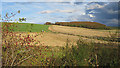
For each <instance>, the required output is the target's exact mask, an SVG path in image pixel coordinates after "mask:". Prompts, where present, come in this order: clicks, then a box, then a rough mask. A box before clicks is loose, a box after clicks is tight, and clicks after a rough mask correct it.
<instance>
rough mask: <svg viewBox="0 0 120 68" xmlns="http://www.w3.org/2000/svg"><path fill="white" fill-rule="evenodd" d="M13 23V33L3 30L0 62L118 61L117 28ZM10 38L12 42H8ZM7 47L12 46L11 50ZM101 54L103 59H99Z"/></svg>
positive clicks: (65, 63) (92, 63)
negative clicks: (1, 60) (105, 28)
mask: <svg viewBox="0 0 120 68" xmlns="http://www.w3.org/2000/svg"><path fill="white" fill-rule="evenodd" d="M15 25H16V26H17V27H13V31H14V32H13V34H11V33H9V34H7V35H6V34H5V38H4V39H3V51H2V52H3V62H4V63H3V65H12V66H21V65H23V66H29V65H30V66H59V65H62V66H71V65H74V66H75V65H76V66H97V65H102V66H106V65H107V64H108V65H109V66H111V65H113V66H114V65H116V64H119V62H118V57H116V55H117V54H118V53H117V52H116V51H117V49H118V41H114V39H116V38H118V33H119V32H117V33H116V31H118V30H115V29H114V30H96V29H87V28H82V27H68V26H58V25H40V24H23V23H21V24H15ZM10 28H12V27H10ZM12 35H15V36H12ZM11 36H12V37H11ZM11 38H12V39H11ZM99 38H100V39H99ZM104 38H105V39H104ZM14 39H16V40H14ZM106 39H107V40H106ZM10 41H12V42H11V43H13V44H11V43H9V42H10ZM7 48H8V49H7ZM9 48H12V51H11V49H9ZM9 50H10V53H8V52H9ZM13 52H15V53H13ZM7 53H8V55H7ZM104 54H105V55H104ZM96 55H97V56H96ZM110 55H113V56H110ZM8 56H9V58H8ZM16 57H18V58H16ZM97 57H98V58H97ZM102 57H104V60H101V59H99V58H102ZM106 57H109V58H106ZM8 59H9V60H8ZM111 59H115V60H111ZM8 61H9V62H8ZM97 62H98V63H97ZM103 62H104V64H103ZM113 62H115V63H113ZM11 63H12V64H11Z"/></svg>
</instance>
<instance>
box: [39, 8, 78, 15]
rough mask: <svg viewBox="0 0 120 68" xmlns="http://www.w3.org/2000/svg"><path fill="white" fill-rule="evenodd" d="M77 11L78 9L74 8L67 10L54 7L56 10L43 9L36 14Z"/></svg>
mask: <svg viewBox="0 0 120 68" xmlns="http://www.w3.org/2000/svg"><path fill="white" fill-rule="evenodd" d="M77 11H79V10H76V9H69V10H60V9H56V10H45V11H41V12H38V14H45V13H56V12H65V13H73V12H77Z"/></svg>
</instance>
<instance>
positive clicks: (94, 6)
mask: <svg viewBox="0 0 120 68" xmlns="http://www.w3.org/2000/svg"><path fill="white" fill-rule="evenodd" d="M106 5H107V4H104V5H99V4H91V5H88V6H87V10H89V9H96V8H97V9H98V8H103V7H105V6H106Z"/></svg>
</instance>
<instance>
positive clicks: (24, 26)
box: [13, 23, 49, 32]
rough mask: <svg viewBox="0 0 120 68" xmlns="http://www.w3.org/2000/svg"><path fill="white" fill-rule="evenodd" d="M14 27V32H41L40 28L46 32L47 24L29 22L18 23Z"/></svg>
mask: <svg viewBox="0 0 120 68" xmlns="http://www.w3.org/2000/svg"><path fill="white" fill-rule="evenodd" d="M16 26H17V27H14V28H13V29H14V31H15V32H41V31H42V30H44V31H46V32H48V31H49V30H48V27H49V25H42V24H31V23H18V24H16Z"/></svg>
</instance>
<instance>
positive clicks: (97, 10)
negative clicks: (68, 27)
mask: <svg viewBox="0 0 120 68" xmlns="http://www.w3.org/2000/svg"><path fill="white" fill-rule="evenodd" d="M88 1H90V0H86V1H85V0H84V1H83V0H34V1H33V0H24V1H23V0H2V4H1V7H2V17H3V16H4V15H5V14H6V13H16V12H17V11H18V10H20V11H21V13H20V14H17V15H16V16H15V17H13V18H12V19H13V20H15V19H16V20H18V19H19V18H22V17H25V18H26V20H27V21H26V23H36V24H44V23H45V22H52V23H54V22H70V21H93V22H99V23H102V24H105V25H107V26H118V11H119V9H118V2H117V1H118V0H115V1H116V2H109V1H112V0H109V1H108V0H104V1H105V2H103V0H101V1H99V2H95V0H92V1H94V2H88Z"/></svg>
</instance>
